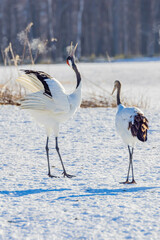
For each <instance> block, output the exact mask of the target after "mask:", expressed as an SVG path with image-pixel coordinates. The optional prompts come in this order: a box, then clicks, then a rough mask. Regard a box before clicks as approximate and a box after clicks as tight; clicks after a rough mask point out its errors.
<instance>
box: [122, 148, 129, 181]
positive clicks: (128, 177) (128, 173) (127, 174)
mask: <svg viewBox="0 0 160 240" xmlns="http://www.w3.org/2000/svg"><path fill="white" fill-rule="evenodd" d="M128 151H129V167H128V174H127V179H126V181H125V182H120V183H122V184H128V183H130V182H129V172H130V166H131V150H130V147H129V145H128Z"/></svg>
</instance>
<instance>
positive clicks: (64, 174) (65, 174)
mask: <svg viewBox="0 0 160 240" xmlns="http://www.w3.org/2000/svg"><path fill="white" fill-rule="evenodd" d="M62 174H63V176H64V177H68V178H72V177H75V176H74V175H70V174H68V173H66V172H63V173H62Z"/></svg>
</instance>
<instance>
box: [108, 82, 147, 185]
mask: <svg viewBox="0 0 160 240" xmlns="http://www.w3.org/2000/svg"><path fill="white" fill-rule="evenodd" d="M116 89H117V107H118V111H117V114H116V120H115V124H116V130H117V132H118V134H119V135H120V136H121V138H122V140H123V141H124V143H126V144H127V145H128V151H129V168H128V174H127V179H126V181H125V182H121V183H124V184H126V183H136V182H135V180H134V174H133V150H134V145H135V143H136V142H137V141H142V142H145V141H147V129H148V120H147V118H146V117H145V116H144V114H143V112H142V111H141V110H140V109H138V108H136V107H125V106H123V105H122V104H121V101H120V91H121V83H120V82H119V81H118V80H116V81H115V82H114V88H113V91H112V94H113V93H114V91H115V90H116ZM130 168H132V181H131V182H129V173H130Z"/></svg>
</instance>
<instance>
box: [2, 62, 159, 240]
mask: <svg viewBox="0 0 160 240" xmlns="http://www.w3.org/2000/svg"><path fill="white" fill-rule="evenodd" d="M114 64H116V65H113V66H112V67H114V73H113V72H112V71H111V70H110V71H109V65H105V64H93V65H92V64H88V65H87V66H86V65H85V64H79V65H80V68H81V69H83V75H85V76H86V78H90V76H94V77H95V79H96V77H97V75H98V74H97V72H96V70H97V71H99V73H100V72H101V74H100V79H101V80H104V81H105V79H108V80H106V81H107V84H108V85H107V86H108V88H107V91H108V92H111V91H112V87H113V82H114V80H115V77H116V75H117V76H118V75H119V76H120V77H119V80H121V79H123V80H122V81H123V85H122V87H123V89H124V91H123V90H122V92H123V94H124V95H125V93H126V92H127V91H129V92H128V97H130V96H131V95H132V89H130V84H131V86H133V88H134V89H136V88H137V86H136V84H138V86H140V91H141V90H142V89H143V87H145V88H146V89H147V91H148V92H149V94H150V96H152V97H153V99H155V100H156V99H157V100H158V92H159V89H158V88H159V84H160V83H159V82H160V81H159V80H158V70H157V68H156V67H158V64H160V63H158V62H156V63H155V65H154V63H139V64H140V65H138V66H140V68H141V69H142V72H143V73H144V74H145V76H144V77H143V74H142V72H141V71H140V70H139V72H138V70H135V69H136V67H137V64H138V63H134V64H133V63H132V65H131V63H128V64H129V65H127V64H126V63H125V64H124V65H123V63H114ZM145 64H151V65H145ZM105 66H106V67H105ZM145 66H147V68H146V71H143V69H144V68H145ZM149 66H150V71H149ZM38 67H40V66H38ZM87 67H88V72H87ZM98 67H99V68H100V70H98ZM44 68H45V66H44ZM60 68H62V69H65V67H64V66H63V65H57V67H56V66H55V69H57V72H56V75H58V69H60ZM106 68H107V70H108V72H109V73H108V75H107V74H106V75H105V73H107V70H106ZM93 69H94V71H95V72H94V73H95V75H93V72H92V70H93ZM42 70H43V69H42ZM102 70H103V71H104V72H102ZM127 72H129V73H127ZM49 73H50V74H51V72H49ZM139 73H140V77H139ZM153 73H154V74H153ZM60 74H62V72H61V73H60ZM67 74H68V76H70V73H69V72H68V73H67ZM129 75H130V78H131V79H132V80H133V79H135V80H134V82H133V81H131V80H130V78H129ZM137 75H138V76H137ZM151 75H152V80H151V81H149V80H150V77H151ZM71 76H72V74H71ZM123 76H124V78H123ZM127 78H128V79H127ZM139 78H140V79H141V82H140V80H139V82H138V79H139ZM57 79H59V78H58V77H57ZM73 79H74V75H73ZM90 79H91V78H90ZM154 79H155V80H154ZM92 81H93V79H92ZM97 81H99V79H97ZM127 81H128V82H127ZM84 82H85V80H84ZM145 83H146V85H145V86H144V84H145ZM84 84H85V83H84ZM126 85H127V86H126ZM84 86H89V84H88V85H87V84H86V85H84ZM102 86H103V84H102ZM154 89H156V93H154ZM83 91H84V92H85V89H84V90H83ZM145 93H146V92H144V94H145ZM151 93H152V94H151ZM133 94H136V93H135V92H134V91H133ZM114 97H115V96H114ZM0 109H1V114H0V132H1V135H0V142H1V151H0V159H1V161H0V199H1V200H0V202H1V208H0V209H1V212H0V239H2V240H6V239H7V240H8V239H11V240H12V239H15V240H16V239H18V240H23V239H29V240H30V239H31V240H32V239H35V240H37V239H40V240H41V239H47V240H53V239H54V240H61V239H76V240H77V239H87V240H88V239H96V240H97V239H98V240H101V239H102V240H104V239H105V240H106V239H107V240H108V239H115V240H116V239H117V240H119V239H136V240H137V239H138V240H141V239H145V240H150V239H155V240H157V239H158V238H159V236H160V227H159V219H160V211H159V202H160V164H159V155H160V148H159V142H160V122H159V119H160V112H159V111H157V110H156V109H159V102H157V103H156V104H155V103H154V101H152V102H150V106H149V107H148V109H142V110H143V111H144V113H145V115H146V117H147V118H148V119H149V127H150V129H149V134H148V141H147V142H146V143H139V144H137V146H136V149H135V152H134V155H133V164H134V173H135V180H136V182H137V184H134V185H122V184H119V182H121V181H124V180H125V179H126V176H127V170H128V164H129V162H128V150H127V146H126V145H125V144H123V142H122V140H121V139H120V137H119V136H118V135H117V133H116V132H115V123H114V120H115V114H116V109H114V108H113V109H112V108H107V109H106V108H95V109H94V108H93V109H90V108H88V109H79V111H78V112H77V113H76V114H75V116H74V117H73V118H72V119H70V120H69V121H68V122H67V123H66V124H62V126H61V128H60V136H59V147H60V151H61V154H62V157H63V161H64V165H65V168H66V170H67V172H68V173H69V174H73V175H76V177H75V178H72V179H68V178H63V177H62V167H61V164H60V161H59V159H58V156H57V153H56V151H55V142H54V136H52V137H51V138H50V142H49V148H50V161H51V166H52V168H51V170H52V173H53V174H55V175H57V176H59V177H60V178H52V179H51V178H49V177H48V176H47V159H46V153H45V144H46V134H45V131H44V129H43V128H42V127H41V126H39V125H37V124H36V123H35V122H34V121H33V120H32V119H31V117H30V115H29V114H27V113H26V112H25V111H23V110H20V109H19V108H18V107H15V106H0Z"/></svg>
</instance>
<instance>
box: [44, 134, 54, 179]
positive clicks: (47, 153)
mask: <svg viewBox="0 0 160 240" xmlns="http://www.w3.org/2000/svg"><path fill="white" fill-rule="evenodd" d="M48 141H49V137H47V142H46V155H47V162H48V176H49V177H51V178H52V177H56V176H54V175H51V170H50V164H49V148H48Z"/></svg>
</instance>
